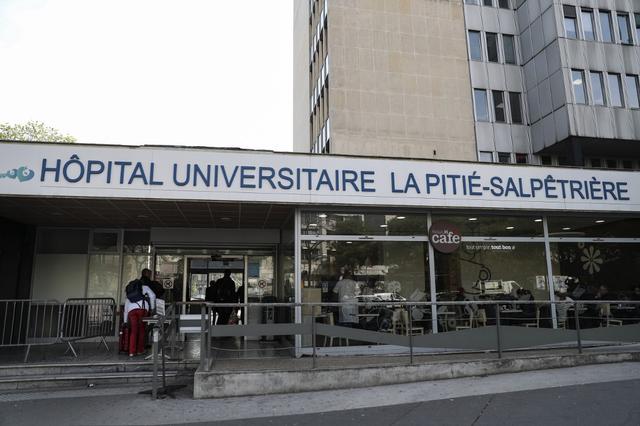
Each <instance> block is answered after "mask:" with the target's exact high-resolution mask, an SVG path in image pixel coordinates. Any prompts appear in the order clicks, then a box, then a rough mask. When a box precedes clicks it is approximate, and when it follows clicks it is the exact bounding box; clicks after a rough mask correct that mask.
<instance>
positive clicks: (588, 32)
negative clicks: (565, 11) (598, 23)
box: [580, 8, 596, 41]
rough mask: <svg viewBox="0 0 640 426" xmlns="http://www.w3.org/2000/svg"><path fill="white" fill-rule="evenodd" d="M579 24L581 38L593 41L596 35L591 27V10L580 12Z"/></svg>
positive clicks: (592, 26)
mask: <svg viewBox="0 0 640 426" xmlns="http://www.w3.org/2000/svg"><path fill="white" fill-rule="evenodd" d="M580 23H581V24H582V37H583V38H584V39H585V40H588V41H593V40H595V39H596V33H595V30H594V25H593V10H591V9H585V8H583V9H581V10H580Z"/></svg>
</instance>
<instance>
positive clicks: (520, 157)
mask: <svg viewBox="0 0 640 426" xmlns="http://www.w3.org/2000/svg"><path fill="white" fill-rule="evenodd" d="M528 158H529V156H528V155H527V154H520V153H516V163H517V164H527V163H528V162H529V161H528Z"/></svg>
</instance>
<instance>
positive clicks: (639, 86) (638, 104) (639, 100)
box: [624, 74, 640, 109]
mask: <svg viewBox="0 0 640 426" xmlns="http://www.w3.org/2000/svg"><path fill="white" fill-rule="evenodd" d="M630 80H632V81H633V82H634V87H633V89H634V90H633V92H634V94H635V96H634V99H635V102H634V105H631V101H630V99H629V93H630V92H632V90H631V89H632V88H631V87H629V85H628V84H627V83H628V82H629V81H630ZM624 89H625V91H626V93H627V96H626V100H627V108H630V109H640V81H639V80H638V75H637V74H625V75H624Z"/></svg>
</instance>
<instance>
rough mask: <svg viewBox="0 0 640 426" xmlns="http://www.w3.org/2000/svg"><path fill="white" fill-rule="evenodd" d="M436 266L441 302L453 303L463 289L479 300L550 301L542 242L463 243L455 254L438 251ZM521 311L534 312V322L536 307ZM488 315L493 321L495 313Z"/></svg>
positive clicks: (498, 241)
mask: <svg viewBox="0 0 640 426" xmlns="http://www.w3.org/2000/svg"><path fill="white" fill-rule="evenodd" d="M435 267H436V271H435V273H436V292H437V293H436V297H437V299H438V300H454V299H456V296H457V295H458V294H459V293H460V290H461V289H463V290H464V293H466V295H467V297H468V296H472V297H473V298H474V299H476V300H506V299H511V300H516V299H521V300H546V299H549V290H548V288H547V286H546V280H545V276H546V275H547V268H546V260H545V249H544V243H541V242H517V243H515V242H501V241H500V240H499V239H498V240H497V241H492V242H463V243H462V244H461V245H460V248H459V249H458V250H457V251H456V252H454V253H451V254H442V253H438V252H436V253H435ZM523 290H526V291H523ZM524 297H527V298H526V299H525V298H524ZM525 306H527V307H525ZM487 308H488V309H491V308H493V307H492V306H489V305H487V306H486V307H485V309H487ZM520 309H521V310H524V311H527V312H529V313H531V314H532V315H531V319H533V320H534V322H535V305H521V307H520ZM529 310H530V311H529ZM520 313H521V314H522V313H523V312H520ZM487 316H488V317H489V318H494V317H495V313H491V314H489V313H488V312H487ZM541 316H543V315H541ZM544 317H545V318H548V317H549V315H544Z"/></svg>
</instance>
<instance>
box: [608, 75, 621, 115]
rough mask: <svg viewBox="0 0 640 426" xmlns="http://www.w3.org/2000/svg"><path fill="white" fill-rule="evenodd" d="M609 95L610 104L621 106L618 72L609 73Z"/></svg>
mask: <svg viewBox="0 0 640 426" xmlns="http://www.w3.org/2000/svg"><path fill="white" fill-rule="evenodd" d="M609 95H610V96H611V106H614V107H621V106H622V105H623V99H622V82H621V81H620V74H609Z"/></svg>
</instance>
